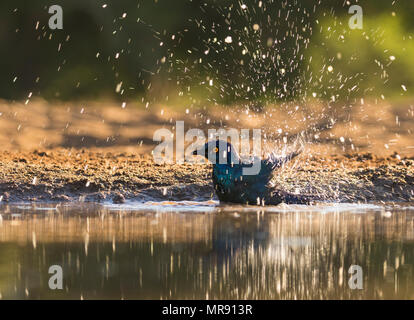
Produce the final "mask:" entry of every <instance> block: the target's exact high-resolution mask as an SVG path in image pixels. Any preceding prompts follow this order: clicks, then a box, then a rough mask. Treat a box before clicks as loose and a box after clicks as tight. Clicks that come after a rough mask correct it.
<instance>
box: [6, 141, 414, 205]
mask: <svg viewBox="0 0 414 320" xmlns="http://www.w3.org/2000/svg"><path fill="white" fill-rule="evenodd" d="M0 159H1V161H2V166H1V170H0V181H1V183H0V196H1V197H2V201H12V202H15V201H70V200H76V201H78V200H80V201H113V202H123V201H124V199H135V200H141V201H150V200H154V201H166V200H208V199H212V198H214V190H213V188H212V183H211V173H210V172H211V166H210V165H207V164H182V165H179V164H171V165H167V164H166V165H157V164H155V163H154V162H153V160H152V157H150V156H142V155H139V154H134V153H117V152H99V151H94V152H92V151H80V150H65V149H59V150H48V151H34V152H6V151H4V152H1V153H0ZM275 183H276V186H277V187H278V188H280V189H282V190H287V191H290V192H296V193H301V194H309V195H317V196H318V197H321V198H324V199H326V200H327V201H338V202H350V201H352V202H354V201H362V202H365V201H368V202H371V201H413V200H414V159H408V158H407V159H401V160H400V159H397V158H388V159H384V158H377V157H375V156H372V155H370V154H354V155H345V156H332V157H326V158H317V159H316V158H306V156H305V155H302V156H300V157H299V158H298V159H297V160H296V161H294V162H293V163H291V164H290V165H288V166H286V167H285V168H283V169H281V170H279V171H278V172H277V173H276V175H275Z"/></svg>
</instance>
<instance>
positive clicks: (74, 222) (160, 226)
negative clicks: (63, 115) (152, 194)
mask: <svg viewBox="0 0 414 320" xmlns="http://www.w3.org/2000/svg"><path fill="white" fill-rule="evenodd" d="M413 218H414V212H413V211H410V210H405V209H400V210H394V211H392V212H391V214H388V213H387V214H385V215H384V214H383V212H378V211H372V210H371V211H370V210H366V211H365V212H363V213H361V212H357V213H355V212H329V213H326V212H318V211H315V212H313V211H309V210H307V211H306V210H305V211H303V212H300V211H291V212H289V211H286V212H279V213H265V212H262V211H260V210H255V209H254V210H253V209H251V210H250V209H244V210H242V211H237V212H236V210H227V211H223V210H221V209H220V210H218V211H217V212H213V213H211V212H210V213H185V214H183V213H180V212H161V213H154V212H145V211H140V212H135V211H128V212H122V211H110V210H107V209H105V208H102V207H86V208H85V207H78V208H73V207H67V208H58V209H56V210H55V209H53V208H51V210H49V211H48V210H44V211H42V210H37V209H36V208H34V207H32V206H28V207H4V206H3V208H2V222H1V225H0V294H1V296H2V297H3V298H52V299H53V298H58V299H65V298H84V299H88V298H141V299H145V298H147V299H149V298H154V299H160V298H177V299H180V298H199V299H204V298H210V299H213V298H227V299H353V298H357V299H361V298H369V299H380V298H404V299H405V298H413V297H414V281H413V279H414V276H413V275H414V268H413V265H414V231H413V230H414V228H413V226H414V222H413V221H414V220H413ZM54 264H58V265H61V266H62V268H63V270H64V283H65V286H64V290H62V291H60V292H54V291H51V290H50V289H49V288H48V281H47V280H48V278H49V275H48V268H49V267H50V266H51V265H54ZM353 264H355V265H359V266H361V267H362V270H363V272H364V274H363V281H364V289H363V290H352V289H350V287H349V286H348V279H349V277H350V275H349V274H348V269H349V267H350V266H351V265H353Z"/></svg>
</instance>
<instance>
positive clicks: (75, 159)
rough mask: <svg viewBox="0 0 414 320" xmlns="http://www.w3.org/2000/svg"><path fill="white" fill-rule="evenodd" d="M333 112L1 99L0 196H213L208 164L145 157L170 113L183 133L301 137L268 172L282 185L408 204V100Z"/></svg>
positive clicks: (411, 172) (286, 140)
mask: <svg viewBox="0 0 414 320" xmlns="http://www.w3.org/2000/svg"><path fill="white" fill-rule="evenodd" d="M311 110H312V111H311ZM338 110H339V111H338ZM338 110H337V113H336V114H335V120H332V119H333V115H332V114H331V115H326V114H324V116H323V117H322V116H316V115H315V114H318V113H317V112H315V107H313V108H312V109H306V108H301V109H299V110H298V111H297V112H296V113H295V112H294V113H291V114H288V113H287V112H286V110H283V108H279V109H274V110H273V111H272V112H267V114H266V115H265V116H264V115H263V114H260V113H257V114H255V113H248V112H244V113H240V112H237V110H236V111H234V110H230V109H224V108H222V109H220V108H216V109H211V110H209V113H208V114H206V112H203V111H202V110H191V111H190V112H188V110H185V109H183V110H171V109H168V108H166V107H163V106H150V107H149V109H148V110H147V109H145V106H144V107H143V106H138V105H137V106H135V105H130V104H128V105H127V107H126V108H121V106H118V105H116V104H108V103H107V104H105V103H101V104H99V103H94V104H92V103H91V104H82V103H71V104H61V105H53V104H48V103H46V102H42V101H38V102H30V103H29V104H28V105H25V104H24V103H13V104H12V103H5V102H4V103H0V125H1V128H2V131H1V132H0V143H1V148H0V163H1V166H0V197H1V201H3V202H6V201H9V202H16V201H71V200H73V201H75V200H76V201H77V200H81V201H114V202H123V201H124V199H135V200H143V201H146V200H156V201H163V200H208V199H211V198H214V190H213V188H212V184H211V176H210V175H211V173H210V172H211V166H210V165H208V164H197V165H191V164H184V165H178V164H174V165H157V164H155V163H154V162H153V159H152V156H151V151H152V150H153V148H154V146H155V143H154V142H153V140H152V136H153V133H154V131H155V130H156V129H159V128H168V129H170V130H172V131H174V126H175V121H176V120H184V121H185V124H186V130H187V129H188V128H189V127H197V128H202V129H203V130H205V129H206V128H210V127H212V126H213V127H225V128H230V127H235V128H261V129H262V130H263V132H265V133H267V135H268V137H271V139H269V141H268V142H267V144H268V145H269V144H270V145H271V143H270V141H271V140H272V141H278V143H279V144H276V145H273V146H270V149H277V148H280V146H281V145H282V147H283V145H284V144H286V145H289V144H291V143H292V141H294V140H295V139H297V137H298V136H299V135H302V136H304V137H305V138H304V140H305V141H304V143H305V145H306V149H305V151H304V152H303V154H302V155H301V156H300V157H298V158H297V159H296V160H295V161H294V162H293V163H291V164H289V165H288V166H286V167H285V168H283V169H281V170H280V171H278V172H277V174H276V176H275V184H276V186H277V187H278V188H280V189H282V190H286V191H290V192H294V193H301V194H308V195H317V196H318V197H320V198H323V199H326V200H327V201H340V202H344V201H368V202H371V201H413V200H414V138H413V135H412V132H411V130H412V123H413V117H414V109H413V108H412V104H409V103H401V104H399V105H392V106H391V105H386V104H384V105H382V106H378V105H375V106H368V105H367V104H366V105H363V106H360V107H355V106H354V107H353V109H352V112H351V111H350V110H346V111H343V112H342V113H341V112H340V110H342V109H338ZM320 114H322V113H320ZM301 119H302V120H301ZM330 119H331V120H330ZM286 128H287V129H286ZM287 132H289V133H287ZM304 133H305V134H304Z"/></svg>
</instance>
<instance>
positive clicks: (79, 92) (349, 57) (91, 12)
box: [0, 0, 414, 104]
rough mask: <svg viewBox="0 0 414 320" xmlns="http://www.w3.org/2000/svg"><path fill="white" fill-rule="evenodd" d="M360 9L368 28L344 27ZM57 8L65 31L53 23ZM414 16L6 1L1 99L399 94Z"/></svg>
mask: <svg viewBox="0 0 414 320" xmlns="http://www.w3.org/2000/svg"><path fill="white" fill-rule="evenodd" d="M243 3H244V4H245V5H246V7H247V9H245V10H243V9H242V4H243ZM355 3H358V4H359V5H361V6H362V8H363V10H364V20H363V21H364V28H363V29H362V30H351V29H350V28H349V27H348V19H349V18H350V16H351V15H350V14H348V8H349V6H350V5H352V4H355ZM53 4H58V5H60V6H62V8H63V30H50V29H49V27H48V20H49V17H50V16H51V15H50V14H49V13H48V8H49V6H51V5H53ZM104 4H107V6H106V8H103V7H102V6H103V5H104ZM124 13H126V16H123V15H124ZM413 17H414V2H413V1H398V0H397V1H385V0H384V1H350V2H348V3H347V2H346V1H342V0H339V1H327V0H320V1H307V0H302V1H298V0H296V1H263V2H262V5H261V6H260V5H259V1H247V0H246V1H245V2H243V1H233V0H231V1H230V0H229V1H226V0H204V1H198V0H193V1H190V0H158V1H154V0H152V1H149V0H146V1H136V0H129V1H125V0H117V1H85V0H67V1H54V2H51V1H27V0H26V1H23V0H17V1H16V0H13V1H10V0H3V1H1V3H0V43H1V49H0V61H1V77H0V98H2V99H7V100H25V99H27V97H28V96H29V95H30V93H32V96H33V97H42V98H44V99H47V100H55V99H59V100H79V99H98V98H100V99H102V98H111V99H118V100H122V101H125V100H136V101H142V102H145V101H166V100H168V101H174V99H187V100H188V101H190V102H192V103H200V102H201V103H205V102H209V103H211V102H218V103H226V104H232V103H239V102H245V101H249V102H252V101H253V102H256V101H257V102H260V103H262V102H274V101H281V100H282V101H285V100H289V101H290V100H301V99H307V98H308V97H311V96H314V97H315V96H317V97H319V98H321V99H326V100H330V99H332V97H333V96H335V97H334V98H333V99H334V100H336V101H338V100H346V101H348V100H352V99H355V98H359V97H364V96H374V97H375V98H381V97H382V98H384V97H386V98H388V97H395V98H398V97H399V96H401V95H406V94H409V92H410V88H411V86H412V85H414V76H413V75H412V70H413V69H414V62H413V60H414V59H413V58H412V57H413V54H414V45H413V40H412V37H411V36H412V31H413V29H414V19H413ZM37 24H38V27H37V28H36V25H37ZM255 24H257V25H258V26H259V29H258V30H255V29H254V28H255V27H254V25H255ZM173 36H174V39H173ZM229 36H230V37H231V38H232V43H225V41H224V40H225V39H226V37H229ZM214 38H216V40H214ZM59 46H60V50H58V48H59ZM243 49H245V50H246V53H245V54H243ZM206 52H208V53H207V54H206ZM98 53H99V56H98V57H97V54H98ZM117 54H118V55H119V56H118V57H117ZM391 56H393V57H395V61H394V60H390V57H391ZM200 59H201V60H200ZM328 66H332V67H333V71H332V72H329V71H327V67H328ZM210 80H212V83H210ZM121 82H122V85H120V83H121ZM402 85H404V87H405V88H406V89H407V90H405V89H404V90H402ZM117 86H118V88H119V90H116V87H117ZM117 91H118V92H117ZM177 101H181V100H177Z"/></svg>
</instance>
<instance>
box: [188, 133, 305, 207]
mask: <svg viewBox="0 0 414 320" xmlns="http://www.w3.org/2000/svg"><path fill="white" fill-rule="evenodd" d="M193 154H194V155H202V156H204V157H205V158H207V159H208V160H209V161H210V162H212V163H213V175H212V177H213V185H214V189H215V192H216V194H217V197H218V198H219V200H220V202H230V203H241V204H250V205H277V204H279V203H282V202H284V203H289V204H308V203H309V202H310V198H309V197H306V196H301V195H294V194H290V193H287V192H284V191H282V190H277V189H276V188H275V187H274V186H272V184H271V179H272V177H273V174H274V172H275V170H276V169H277V168H279V167H281V166H282V165H283V164H284V163H286V162H288V161H289V160H291V159H292V158H294V157H296V156H297V155H298V154H299V153H297V152H294V153H291V154H289V155H288V156H286V157H283V158H276V157H274V156H270V157H269V158H268V159H264V160H262V159H260V158H257V157H255V158H254V159H252V160H251V161H249V162H243V161H242V160H241V159H240V157H239V155H238V154H237V152H236V150H235V149H234V148H233V146H232V145H231V143H229V142H227V141H223V140H213V141H209V142H207V143H206V144H205V145H204V146H202V147H200V148H198V149H196V150H195V151H194V152H193Z"/></svg>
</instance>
